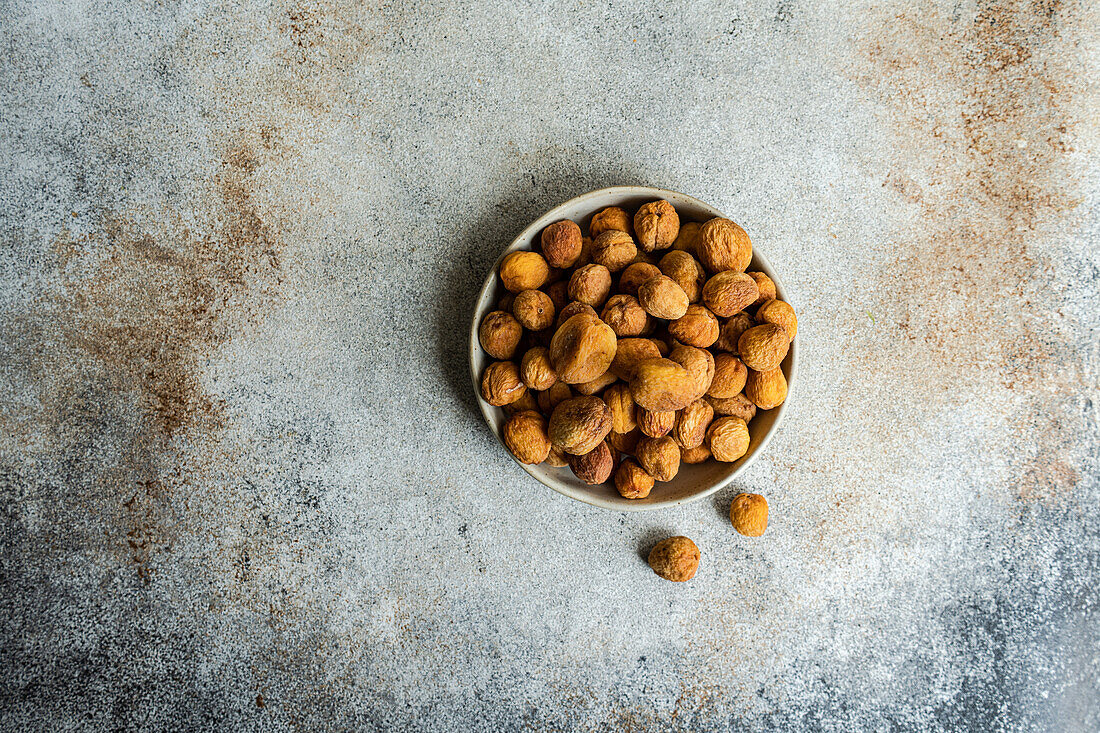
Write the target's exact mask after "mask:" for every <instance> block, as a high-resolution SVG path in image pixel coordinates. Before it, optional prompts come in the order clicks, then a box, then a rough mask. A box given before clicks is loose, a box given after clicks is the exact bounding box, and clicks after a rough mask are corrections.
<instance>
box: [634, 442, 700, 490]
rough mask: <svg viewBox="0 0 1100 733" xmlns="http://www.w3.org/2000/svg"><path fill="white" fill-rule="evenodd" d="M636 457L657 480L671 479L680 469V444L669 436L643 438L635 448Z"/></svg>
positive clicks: (639, 463)
mask: <svg viewBox="0 0 1100 733" xmlns="http://www.w3.org/2000/svg"><path fill="white" fill-rule="evenodd" d="M711 450H712V451H713V448H712V449H711ZM634 457H635V458H637V459H638V465H640V466H641V467H642V468H643V469H645V472H646V473H648V474H649V475H650V476H652V477H653V479H654V480H655V481H671V480H672V479H674V478H676V474H677V472H679V470H680V446H678V445H676V441H675V440H673V439H672V438H669V437H667V436H666V437H662V438H650V437H643V438H641V439H640V440H639V441H638V445H637V446H636V447H635V448H634Z"/></svg>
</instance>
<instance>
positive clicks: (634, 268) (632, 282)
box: [619, 262, 661, 296]
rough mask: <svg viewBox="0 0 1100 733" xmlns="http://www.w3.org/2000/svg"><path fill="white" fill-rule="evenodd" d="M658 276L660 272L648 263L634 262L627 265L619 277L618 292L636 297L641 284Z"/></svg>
mask: <svg viewBox="0 0 1100 733" xmlns="http://www.w3.org/2000/svg"><path fill="white" fill-rule="evenodd" d="M660 274H661V270H660V269H659V268H658V267H657V266H656V265H651V264H649V263H648V262H635V263H633V264H631V265H628V266H627V268H626V269H625V270H623V271H622V273H621V274H620V275H619V292H620V293H625V294H626V295H633V296H637V295H638V288H640V287H641V286H642V283H644V282H645V281H646V280H649V279H650V278H653V277H656V276H657V275H660Z"/></svg>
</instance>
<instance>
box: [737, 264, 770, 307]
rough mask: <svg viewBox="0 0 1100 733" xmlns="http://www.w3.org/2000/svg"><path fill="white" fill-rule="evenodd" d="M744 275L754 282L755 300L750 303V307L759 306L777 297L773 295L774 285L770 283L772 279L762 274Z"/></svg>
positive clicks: (748, 273) (747, 273) (749, 273)
mask: <svg viewBox="0 0 1100 733" xmlns="http://www.w3.org/2000/svg"><path fill="white" fill-rule="evenodd" d="M745 274H746V275H748V276H749V277H751V278H752V279H753V280H755V281H756V291H757V295H756V300H755V301H753V303H752V306H757V305H760V304H761V303H763V302H764V301H765V300H773V299H775V298H776V297H778V296H777V295H776V294H775V283H774V282H772V279H771V278H770V277H768V276H767V275H765V274H764V273H762V272H746V273H745ZM752 306H750V307H752Z"/></svg>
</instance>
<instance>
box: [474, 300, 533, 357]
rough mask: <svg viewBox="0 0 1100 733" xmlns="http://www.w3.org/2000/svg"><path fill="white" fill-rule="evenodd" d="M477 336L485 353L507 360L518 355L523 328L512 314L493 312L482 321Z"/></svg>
mask: <svg viewBox="0 0 1100 733" xmlns="http://www.w3.org/2000/svg"><path fill="white" fill-rule="evenodd" d="M477 335H478V340H479V341H480V342H481V348H483V349H485V353H487V354H488V355H489V356H491V357H493V358H494V359H500V360H507V359H511V358H512V357H513V356H515V355H516V348H517V347H518V346H519V340H520V339H521V338H522V337H523V326H521V325H520V323H519V321H517V320H516V319H515V318H514V317H513V316H512V314H511V313H505V312H503V311H492V312H490V313H488V314H487V315H486V316H485V318H483V319H482V321H481V326H480V327H479V328H478V330H477Z"/></svg>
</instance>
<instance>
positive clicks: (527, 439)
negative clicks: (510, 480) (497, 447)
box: [504, 411, 550, 464]
mask: <svg viewBox="0 0 1100 733" xmlns="http://www.w3.org/2000/svg"><path fill="white" fill-rule="evenodd" d="M504 445H506V446H508V450H510V451H512V455H514V456H515V457H516V460H518V461H519V462H520V463H529V464H534V463H542V462H543V461H545V460H546V456H547V455H549V453H550V437H549V436H548V435H547V434H546V418H544V417H543V416H542V415H540V414H539V413H537V412H531V411H528V412H520V413H517V414H515V415H513V416H512V417H510V418H509V419H508V422H506V423H504Z"/></svg>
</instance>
